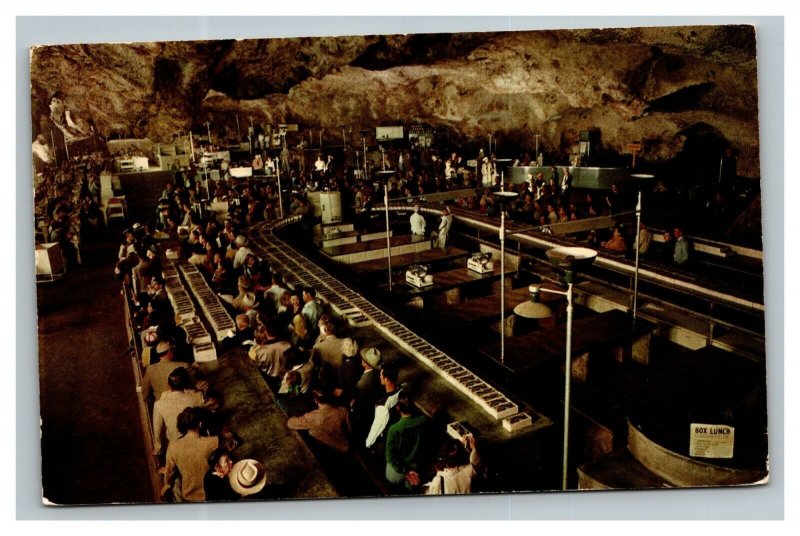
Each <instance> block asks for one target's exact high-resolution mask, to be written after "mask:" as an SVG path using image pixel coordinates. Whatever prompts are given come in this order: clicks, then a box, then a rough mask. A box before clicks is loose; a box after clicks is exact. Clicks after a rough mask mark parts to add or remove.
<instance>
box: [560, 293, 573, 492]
mask: <svg viewBox="0 0 800 536" xmlns="http://www.w3.org/2000/svg"><path fill="white" fill-rule="evenodd" d="M566 353H567V355H566V361H565V365H564V454H563V465H562V467H561V489H562V490H566V489H567V465H568V463H569V395H570V380H571V379H572V283H569V287H568V288H567V352H566Z"/></svg>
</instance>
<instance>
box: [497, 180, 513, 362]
mask: <svg viewBox="0 0 800 536" xmlns="http://www.w3.org/2000/svg"><path fill="white" fill-rule="evenodd" d="M518 195H519V194H518V193H517V192H505V191H500V192H495V193H494V196H495V197H496V198H497V202H498V204H499V205H500V229H499V231H498V233H499V238H500V362H501V363H505V362H506V203H507V202H509V201H511V200H512V199H514V198H516V197H517V196H518Z"/></svg>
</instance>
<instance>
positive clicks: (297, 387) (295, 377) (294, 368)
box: [275, 348, 316, 417]
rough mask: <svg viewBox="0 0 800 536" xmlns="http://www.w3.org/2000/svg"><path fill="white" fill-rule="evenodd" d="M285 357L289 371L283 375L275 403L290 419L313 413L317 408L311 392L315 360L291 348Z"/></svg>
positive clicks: (305, 353) (285, 353)
mask: <svg viewBox="0 0 800 536" xmlns="http://www.w3.org/2000/svg"><path fill="white" fill-rule="evenodd" d="M283 355H284V359H285V361H286V368H287V369H288V370H287V372H286V374H284V375H283V380H281V386H280V388H278V394H277V396H276V397H275V402H276V403H277V404H278V407H280V408H281V410H283V412H284V413H286V415H287V416H289V417H295V416H297V415H302V414H304V413H308V412H309V411H313V410H314V409H315V407H316V406H315V405H314V401H313V399H312V397H311V391H310V387H311V385H312V383H313V382H314V369H315V364H314V361H313V359H310V358H309V355H308V353H307V352H304V351H302V350H298V349H295V348H289V349H288V350H286V351H285V352H284V354H283Z"/></svg>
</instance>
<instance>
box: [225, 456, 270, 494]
mask: <svg viewBox="0 0 800 536" xmlns="http://www.w3.org/2000/svg"><path fill="white" fill-rule="evenodd" d="M228 481H229V482H230V484H231V488H232V489H233V491H235V492H236V493H238V494H239V495H252V494H254V493H258V492H259V491H261V490H262V489H264V485H265V484H266V483H267V471H266V469H265V468H264V466H263V465H262V464H261V463H259V462H257V461H256V460H250V459H247V460H241V461H239V462H236V464H235V465H234V466H233V468H232V469H231V472H230V474H228Z"/></svg>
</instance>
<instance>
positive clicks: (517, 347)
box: [478, 310, 655, 381]
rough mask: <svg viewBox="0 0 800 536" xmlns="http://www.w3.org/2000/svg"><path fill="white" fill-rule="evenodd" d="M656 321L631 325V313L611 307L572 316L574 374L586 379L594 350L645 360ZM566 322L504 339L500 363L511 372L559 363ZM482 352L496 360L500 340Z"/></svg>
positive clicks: (562, 358) (564, 351)
mask: <svg viewBox="0 0 800 536" xmlns="http://www.w3.org/2000/svg"><path fill="white" fill-rule="evenodd" d="M654 329H655V326H654V325H653V324H650V323H649V322H644V321H642V320H641V319H639V320H638V321H637V322H636V328H635V329H632V328H631V317H630V316H629V315H627V314H625V313H623V312H621V311H616V310H614V311H609V312H607V313H601V314H597V315H592V316H588V317H585V318H579V319H576V320H573V323H572V375H573V377H574V378H575V379H576V380H578V381H586V376H587V373H588V360H589V357H590V354H592V353H603V351H606V353H609V352H610V353H611V354H612V356H613V358H614V360H615V361H622V360H623V359H624V358H625V357H627V356H628V355H631V357H632V358H633V359H634V360H636V361H642V360H645V361H646V356H647V354H649V349H650V334H651V333H652V331H653V330H654ZM566 341H567V337H566V326H565V325H564V324H560V325H558V326H557V327H555V328H554V329H540V330H537V331H534V332H532V333H528V334H525V335H520V336H517V337H507V338H506V340H505V347H506V348H505V350H506V351H505V360H504V362H503V363H501V365H502V366H503V367H505V368H506V369H507V370H508V371H509V372H514V373H526V372H529V371H531V370H533V369H537V368H540V367H559V366H560V365H561V363H563V362H564V359H565V354H566ZM478 351H479V352H480V353H481V354H482V355H483V356H485V357H488V358H490V359H492V360H495V361H497V360H498V357H497V356H499V355H500V343H499V342H498V343H492V344H488V345H485V346H482V347H480V348H479V350H478Z"/></svg>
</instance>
